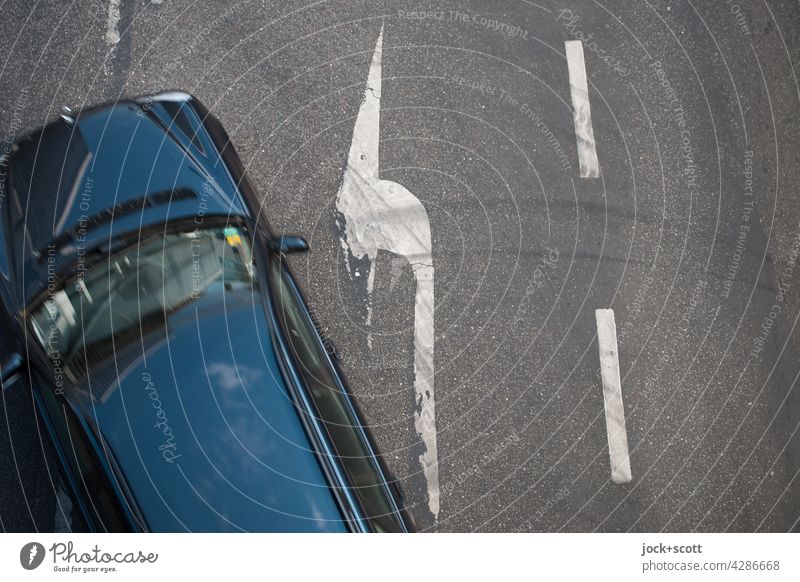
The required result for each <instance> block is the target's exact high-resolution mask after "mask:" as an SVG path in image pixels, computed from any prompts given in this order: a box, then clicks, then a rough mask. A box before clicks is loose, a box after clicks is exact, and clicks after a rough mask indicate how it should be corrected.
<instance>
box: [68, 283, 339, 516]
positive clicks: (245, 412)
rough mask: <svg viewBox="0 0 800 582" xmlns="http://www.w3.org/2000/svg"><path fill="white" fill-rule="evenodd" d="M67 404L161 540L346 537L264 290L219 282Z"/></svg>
mask: <svg viewBox="0 0 800 582" xmlns="http://www.w3.org/2000/svg"><path fill="white" fill-rule="evenodd" d="M66 396H67V398H68V400H70V401H71V402H72V404H73V407H74V408H75V409H76V410H77V412H78V414H80V415H82V417H83V418H84V420H85V421H86V422H87V423H88V424H89V426H90V427H91V429H92V430H93V431H94V432H95V434H96V436H97V438H98V440H99V441H100V442H101V443H103V444H104V448H105V449H106V451H108V453H109V456H110V457H111V459H112V464H113V465H115V466H116V468H117V470H118V472H119V474H121V475H122V477H123V478H124V480H125V482H126V484H127V486H128V488H129V489H130V491H132V495H133V497H134V498H135V500H136V504H137V506H138V508H139V510H140V512H141V514H142V516H143V517H144V519H145V521H146V522H147V526H148V527H149V528H150V529H151V530H154V531H183V530H189V531H240V530H244V531H341V530H344V529H345V524H344V522H343V521H342V517H341V514H340V512H339V510H338V507H337V505H336V501H335V499H334V497H333V495H332V492H331V490H330V487H329V484H328V482H327V480H326V478H325V475H324V473H323V472H322V469H321V466H320V464H319V461H318V460H317V458H316V456H315V453H314V452H313V447H312V445H311V443H310V442H309V439H308V436H307V434H306V432H305V429H304V427H303V425H302V424H301V421H300V418H299V416H298V411H297V410H296V408H295V406H294V404H293V402H292V400H291V398H290V396H289V394H288V391H287V388H286V385H285V383H284V380H283V377H282V375H281V371H280V368H279V365H278V361H277V356H276V353H275V350H274V346H273V343H272V339H271V335H270V329H269V325H268V323H267V314H266V313H265V311H264V307H263V306H262V301H261V298H260V295H259V293H258V290H252V289H249V290H243V289H239V290H230V289H228V288H226V286H225V285H224V284H222V283H215V284H212V285H211V286H210V287H209V288H208V289H207V290H206V292H205V294H203V295H202V296H201V297H199V298H197V299H196V300H195V301H194V302H192V303H189V304H187V305H185V306H183V307H182V308H181V309H180V310H178V311H176V312H175V313H172V314H170V315H168V316H167V317H166V319H164V321H163V325H155V326H152V327H151V328H150V329H147V328H145V329H144V330H142V333H141V334H140V333H138V330H137V333H133V334H130V336H127V339H126V336H125V335H124V334H122V335H121V336H120V338H118V339H117V340H116V341H115V349H114V352H113V353H111V354H110V355H109V356H108V357H107V358H106V359H105V361H103V362H100V363H95V365H94V366H93V367H92V368H91V370H90V372H89V373H88V374H87V376H86V378H84V379H83V380H82V381H81V382H79V383H77V384H73V385H72V386H70V387H69V388H67V392H66Z"/></svg>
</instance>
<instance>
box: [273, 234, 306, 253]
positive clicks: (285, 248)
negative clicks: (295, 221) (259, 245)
mask: <svg viewBox="0 0 800 582" xmlns="http://www.w3.org/2000/svg"><path fill="white" fill-rule="evenodd" d="M267 244H268V246H269V248H270V250H273V251H275V252H280V253H284V254H286V255H289V254H292V253H304V252H306V251H307V250H308V241H307V240H306V239H304V238H303V237H302V236H294V235H291V234H281V235H278V236H273V237H272V238H271V239H269V242H268V243H267Z"/></svg>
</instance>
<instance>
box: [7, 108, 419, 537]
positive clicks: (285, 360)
mask: <svg viewBox="0 0 800 582" xmlns="http://www.w3.org/2000/svg"><path fill="white" fill-rule="evenodd" d="M0 176H2V180H0V188H2V191H0V195H2V201H3V204H2V208H1V209H0V212H1V213H2V227H0V230H1V231H2V238H1V240H0V271H1V272H0V299H2V306H3V309H2V312H3V314H2V315H0V318H3V325H5V326H9V327H10V329H11V330H12V331H13V335H14V337H15V338H16V349H15V350H14V351H13V353H7V354H3V359H2V362H1V363H0V365H2V370H1V372H2V382H3V389H4V390H31V391H32V393H33V396H34V400H35V402H36V407H37V411H36V412H37V417H38V421H39V424H40V426H42V427H44V428H45V429H46V431H45V432H46V434H48V435H49V438H50V440H51V441H52V444H53V449H54V451H55V454H56V457H57V459H58V464H59V468H60V474H61V475H60V478H61V479H62V480H63V483H64V485H65V487H66V489H67V492H68V493H69V497H70V499H71V504H72V512H71V513H72V519H73V524H72V527H73V528H75V529H83V528H85V529H87V530H89V531H158V532H167V531H205V532H210V531H214V532H216V531H279V532H294V531H320V532H335V531H356V532H372V531H380V532H384V531H385V532H407V531H411V530H412V529H413V523H412V521H411V519H410V517H409V515H408V513H407V511H406V510H405V509H404V507H403V503H402V498H401V495H400V491H399V488H398V487H397V485H396V483H395V480H394V479H393V478H392V477H391V476H390V475H389V473H388V472H387V470H386V468H385V467H384V465H383V464H382V462H381V460H380V457H379V456H378V454H377V453H376V449H375V446H374V445H373V443H372V439H371V437H370V435H369V434H368V431H367V430H366V428H365V427H364V423H363V420H362V417H361V415H360V413H359V411H358V409H357V406H356V405H355V403H354V401H353V400H352V398H351V397H350V395H349V394H348V391H347V389H346V386H345V382H344V380H343V376H342V374H341V372H340V370H339V369H338V367H337V365H336V359H337V358H336V356H335V353H334V352H333V351H332V350H331V349H326V346H329V344H328V343H327V342H323V340H322V339H321V337H320V336H319V334H318V332H317V329H318V324H317V322H316V321H315V319H314V318H313V317H312V315H311V314H310V313H309V310H308V309H307V307H306V305H305V302H304V300H303V297H302V294H301V292H300V289H299V288H298V285H297V283H296V281H295V279H294V277H293V276H292V272H291V270H290V269H289V267H288V265H287V262H286V255H287V254H289V253H293V252H298V251H304V250H306V249H307V244H306V242H305V241H304V240H303V239H302V238H300V237H296V236H285V235H276V234H275V233H273V232H272V230H271V229H270V227H269V225H268V223H267V221H266V217H265V215H264V213H263V211H262V207H261V204H260V203H259V199H258V196H257V194H256V192H255V190H254V188H253V186H252V184H251V183H250V182H249V180H248V178H247V176H246V175H245V172H244V169H243V167H242V163H241V161H240V160H239V157H238V156H237V154H236V152H235V150H234V148H233V146H232V144H231V142H230V140H229V139H228V136H227V134H226V133H225V130H224V129H223V128H222V126H221V124H220V123H219V121H218V120H217V119H216V118H214V117H213V116H212V115H210V114H209V112H208V111H207V110H206V109H205V108H204V107H203V106H202V104H201V103H199V102H198V101H197V100H196V99H195V98H193V97H192V96H190V95H187V94H185V93H180V92H169V93H162V94H159V95H155V96H152V97H147V98H141V99H134V100H126V101H119V102H116V103H113V104H107V105H101V106H98V107H94V108H91V109H85V110H83V111H81V112H80V113H75V114H73V113H72V112H70V111H69V110H65V111H64V113H63V114H62V117H61V119H59V120H58V121H55V122H53V123H51V124H49V125H47V126H46V127H44V128H43V129H41V130H39V131H37V132H35V133H33V134H31V135H29V136H27V137H25V138H24V139H21V140H20V141H18V142H17V143H16V144H14V145H13V147H12V148H11V149H10V151H9V153H8V154H7V155H6V156H4V157H3V158H0ZM51 477H52V478H53V479H54V480H55V479H57V476H56V475H52V476H51Z"/></svg>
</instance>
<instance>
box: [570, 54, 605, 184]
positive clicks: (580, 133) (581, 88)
mask: <svg viewBox="0 0 800 582" xmlns="http://www.w3.org/2000/svg"><path fill="white" fill-rule="evenodd" d="M564 48H565V49H566V51H567V66H568V67H569V87H570V94H571V95H572V115H573V118H574V120H575V139H576V140H577V143H578V161H579V162H580V166H581V178H598V177H600V162H598V161H597V149H596V148H595V144H594V130H593V129H592V112H591V109H590V107H589V86H588V84H587V82H586V65H585V63H584V60H583V44H582V43H581V41H579V40H568V41H566V42H565V43H564Z"/></svg>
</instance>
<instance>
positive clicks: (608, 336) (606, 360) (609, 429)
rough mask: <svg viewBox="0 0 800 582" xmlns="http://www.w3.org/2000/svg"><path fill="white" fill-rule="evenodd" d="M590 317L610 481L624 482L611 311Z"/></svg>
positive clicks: (627, 476) (627, 473)
mask: <svg viewBox="0 0 800 582" xmlns="http://www.w3.org/2000/svg"><path fill="white" fill-rule="evenodd" d="M594 316H595V320H596V321H597V343H598V345H599V349H600V372H601V375H602V377H603V405H604V407H605V411H606V434H607V435H608V454H609V456H610V457H611V480H612V481H613V482H614V483H618V484H620V483H628V482H630V481H631V479H633V477H632V475H631V460H630V456H629V454H628V432H627V430H626V428H625V407H624V406H623V403H622V382H621V380H620V376H619V355H618V353H617V326H616V323H615V321H614V310H613V309H597V310H595V312H594Z"/></svg>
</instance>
